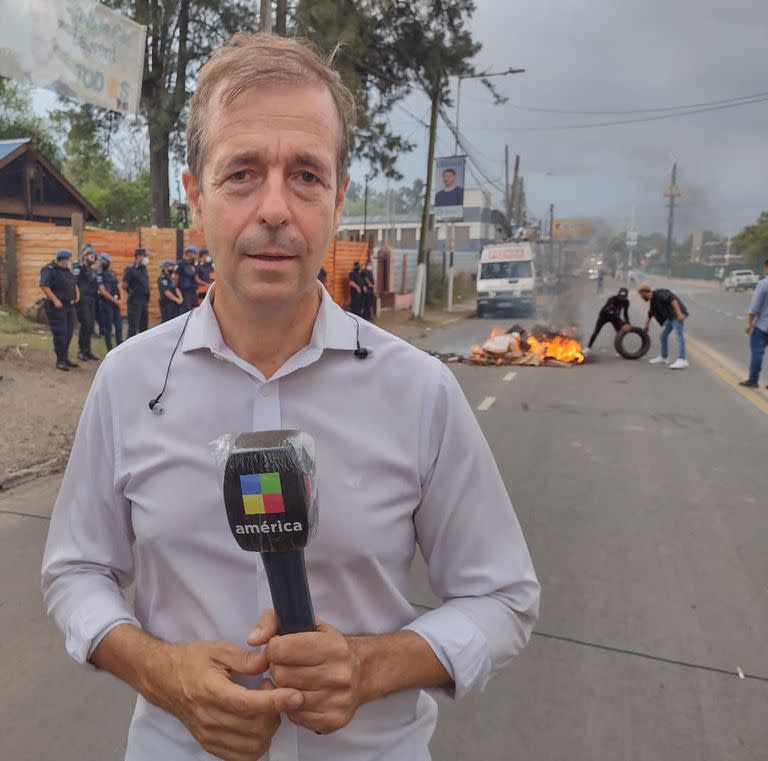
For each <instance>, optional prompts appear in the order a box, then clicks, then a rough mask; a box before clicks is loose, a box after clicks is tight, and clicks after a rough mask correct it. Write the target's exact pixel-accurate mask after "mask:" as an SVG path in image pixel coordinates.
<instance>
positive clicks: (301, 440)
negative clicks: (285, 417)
mask: <svg viewBox="0 0 768 761" xmlns="http://www.w3.org/2000/svg"><path fill="white" fill-rule="evenodd" d="M211 446H212V448H213V451H214V455H215V457H216V461H217V465H218V470H219V476H220V478H221V482H222V488H223V495H224V504H225V507H226V512H227V520H228V521H229V527H230V530H231V532H232V535H233V537H234V538H235V541H236V542H237V543H238V545H239V546H240V547H241V548H242V549H244V550H248V551H250V552H270V553H271V552H286V551H290V550H299V549H303V548H304V547H305V546H306V544H307V541H308V540H309V538H310V537H311V536H313V535H314V533H315V532H316V530H317V521H318V510H317V467H316V464H315V444H314V441H313V440H312V438H311V437H310V436H309V435H308V434H306V433H304V432H302V431H260V432H254V433H241V434H238V435H226V436H222V437H221V438H219V439H217V440H216V441H214V442H212V444H211Z"/></svg>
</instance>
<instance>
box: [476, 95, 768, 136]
mask: <svg viewBox="0 0 768 761" xmlns="http://www.w3.org/2000/svg"><path fill="white" fill-rule="evenodd" d="M766 101H768V97H761V98H754V99H753V100H745V101H742V102H740V103H731V104H727V105H722V106H712V107H709V108H700V109H693V110H690V111H679V112H676V113H671V114H660V115H657V116H646V117H642V118H639V119H620V120H617V121H610V122H590V123H587V124H564V125H561V126H559V127H472V128H471V129H475V130H477V131H478V132H562V131H570V130H579V129H592V128H595V127H614V126H617V125H621V124H640V123H642V122H656V121H661V120H662V119H677V118H679V117H681V116H694V115H696V114H706V113H710V112H712V111H726V110H728V109H731V108H739V107H741V106H749V105H752V104H754V103H765V102H766Z"/></svg>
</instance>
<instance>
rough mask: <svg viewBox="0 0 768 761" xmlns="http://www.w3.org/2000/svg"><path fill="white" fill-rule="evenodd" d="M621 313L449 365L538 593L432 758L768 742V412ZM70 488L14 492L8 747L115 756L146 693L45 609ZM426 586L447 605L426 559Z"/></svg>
mask: <svg viewBox="0 0 768 761" xmlns="http://www.w3.org/2000/svg"><path fill="white" fill-rule="evenodd" d="M680 291H681V296H682V297H683V298H685V296H684V295H683V292H682V289H680ZM723 296H724V294H723ZM728 296H729V297H730V294H729V295H728ZM596 306H599V300H598V298H597V297H596V295H595V294H594V293H593V292H592V284H587V285H583V287H582V288H574V289H572V291H571V292H570V293H569V294H568V295H566V296H564V297H563V298H561V299H558V300H556V301H554V300H548V302H547V303H546V304H544V305H543V306H542V309H541V316H540V319H541V320H543V321H549V320H552V321H554V322H557V321H560V322H562V323H563V324H566V323H568V324H570V323H572V322H574V321H580V322H581V324H583V325H586V326H587V327H591V325H589V324H588V323H590V322H591V321H592V319H594V311H595V308H596ZM633 306H634V307H635V312H636V313H637V314H639V308H638V306H639V305H638V304H634V305H633ZM696 309H697V311H696V320H698V319H699V317H698V314H699V310H698V306H697V307H696ZM691 311H692V312H693V305H691ZM715 314H717V313H715ZM702 319H703V318H702ZM718 319H719V318H718ZM511 322H516V320H515V319H514V318H503V317H498V318H494V319H490V320H468V321H466V322H463V323H460V324H457V325H454V326H451V327H449V328H446V329H444V330H441V331H435V332H434V333H433V334H432V335H431V336H430V338H429V339H427V340H425V341H424V342H423V343H424V345H425V348H430V349H435V350H445V351H459V350H462V349H466V348H467V347H468V346H469V345H471V344H472V343H476V342H478V341H479V340H480V339H481V338H483V337H484V336H485V335H486V334H487V333H488V332H489V329H490V327H491V326H493V325H494V324H501V325H505V326H506V325H508V324H511ZM732 322H733V330H734V334H735V335H736V336H739V335H743V334H740V333H739V330H740V326H739V324H738V323H737V322H736V319H735V318H733V321H732ZM702 324H703V322H702ZM716 324H720V323H718V322H717V321H716ZM691 330H692V331H693V321H692V326H691ZM611 332H612V331H611V330H610V328H606V331H605V333H604V335H603V336H601V339H600V341H599V342H598V344H597V346H596V351H595V353H594V354H593V355H592V357H590V360H589V362H588V363H586V364H585V365H584V366H582V367H578V368H573V369H557V368H517V369H514V368H513V369H512V370H510V369H508V368H480V367H469V366H463V365H451V367H452V368H453V369H454V370H455V372H456V374H457V376H458V378H459V379H460V381H461V383H462V386H463V388H464V390H465V393H466V395H467V397H468V399H469V401H470V403H471V404H472V405H473V407H474V408H477V407H478V406H483V407H486V408H487V409H486V410H485V411H478V412H477V416H478V419H479V420H480V423H481V425H482V427H483V429H484V431H485V433H486V436H487V437H488V439H489V441H490V443H491V445H492V447H493V450H494V452H495V455H496V458H497V460H498V463H499V467H500V469H501V472H502V474H503V475H504V478H505V481H506V483H507V486H508V488H509V491H510V494H511V495H512V498H513V501H514V503H515V506H516V509H517V512H518V515H519V517H520V520H521V523H522V525H523V529H524V532H525V535H526V537H527V539H528V542H529V545H530V547H531V552H532V555H533V558H534V562H535V564H536V568H537V571H538V574H539V577H540V580H541V582H542V585H543V595H542V616H541V620H540V621H539V624H538V625H537V629H536V634H535V635H534V637H533V639H532V642H531V645H530V646H529V648H528V649H527V650H526V651H525V652H524V653H523V654H522V655H521V656H520V657H519V658H518V659H517V660H516V661H515V663H514V664H513V666H512V667H511V668H510V669H509V670H508V671H506V672H505V673H503V674H501V675H500V676H498V677H497V678H496V679H495V680H494V681H493V682H492V683H491V684H490V686H489V688H488V690H487V691H486V693H485V694H483V695H480V696H475V697H472V698H470V699H468V700H465V701H463V702H462V703H460V704H456V703H451V702H450V701H445V700H442V701H441V712H442V713H441V720H440V723H439V726H438V730H437V732H436V735H435V737H434V740H433V743H432V750H433V756H434V758H435V759H436V761H437V760H445V761H454V760H455V761H459V759H461V760H462V761H463V760H465V759H466V760H470V759H471V760H474V759H483V761H517V760H518V759H536V761H561V760H562V761H593V760H595V759H599V760H600V761H603V760H605V761H614V759H622V760H623V761H646V760H647V761H659V760H663V761H666V759H670V760H672V759H673V760H674V761H724V760H725V759H728V760H729V761H730V760H731V759H732V760H734V761H765V759H766V757H768V752H767V751H766V748H768V722H766V720H765V707H766V705H768V681H760V680H758V679H754V678H750V677H753V676H763V677H766V678H768V644H767V642H768V639H767V638H766V632H767V631H768V553H767V552H766V551H765V536H766V529H768V512H766V509H765V507H766V502H767V501H768V497H766V495H768V471H767V470H766V468H765V465H764V459H765V441H766V435H767V434H768V416H767V415H765V414H763V412H762V411H760V410H759V409H757V408H756V407H755V406H754V405H753V404H752V403H750V401H749V399H748V398H747V397H745V396H744V395H742V394H739V393H738V392H737V391H736V390H735V389H734V388H733V387H732V386H731V385H729V384H728V383H727V382H726V381H725V380H724V379H723V378H722V377H720V376H719V375H718V374H716V373H713V372H712V371H711V370H710V369H709V368H708V367H705V366H704V365H702V364H701V363H699V361H698V360H697V359H696V358H693V359H692V362H691V368H690V369H689V370H687V371H684V372H679V373H676V372H673V371H670V370H668V369H666V368H659V367H652V366H650V365H648V364H647V362H645V361H639V362H628V361H625V360H622V359H619V358H618V357H617V356H615V354H613V351H612V349H611V341H612V336H611V335H610V333H611ZM723 335H724V336H725V335H726V333H725V331H724V333H723ZM512 373H514V375H512ZM483 403H484V404H483ZM57 486H58V479H57V478H56V477H51V478H48V479H41V480H39V481H37V482H34V483H31V484H26V485H24V486H20V487H18V488H17V489H15V490H13V491H11V492H9V493H7V494H4V495H0V511H3V512H0V578H2V580H3V582H2V586H1V587H0V590H1V591H0V630H2V632H3V636H2V638H1V639H0V668H1V669H2V674H3V676H4V679H3V680H2V682H1V683H0V706H2V710H1V711H0V758H3V759H9V761H43V760H46V761H47V760H48V759H52V758H55V759H56V760H57V761H75V759H77V760H78V761H83V760H85V759H99V760H100V759H119V758H121V757H122V756H121V753H122V748H123V742H124V736H125V732H126V729H127V725H128V721H129V718H130V710H131V705H132V696H131V694H130V691H129V690H128V689H126V688H125V687H123V686H122V685H120V684H118V683H117V682H116V681H115V680H113V679H112V678H111V677H108V676H104V675H100V674H95V673H92V672H88V671H86V670H85V669H80V668H77V667H75V666H73V665H72V664H71V663H70V662H69V661H68V659H67V657H66V656H65V654H64V653H63V649H62V642H61V638H60V636H59V635H58V633H57V632H56V631H55V630H54V628H53V626H52V625H51V624H50V623H49V622H48V621H46V619H45V618H44V616H43V615H42V612H41V602H40V594H39V563H40V555H41V552H42V547H43V543H44V540H45V534H46V531H47V521H46V517H47V515H48V514H49V512H50V508H51V505H52V503H53V499H54V496H55V492H56V489H57ZM412 599H413V601H414V602H415V603H417V604H420V605H425V606H430V605H433V604H436V603H437V602H438V601H436V600H434V598H433V597H432V595H431V593H430V590H429V587H428V584H427V583H426V580H425V575H424V569H423V567H422V566H421V565H420V564H419V563H417V564H416V565H415V566H414V572H413V598H412ZM604 648H611V649H604ZM643 656H650V657H643ZM663 659H667V660H669V661H675V662H679V663H670V662H666V661H665V660H663ZM683 664H687V665H683ZM739 668H740V669H742V670H743V672H744V673H745V674H746V675H747V677H748V678H746V679H740V678H739V677H738V676H737V675H736V672H737V669H739ZM708 669H722V670H724V671H725V672H727V673H719V672H718V671H713V670H708ZM404 761H407V759H404Z"/></svg>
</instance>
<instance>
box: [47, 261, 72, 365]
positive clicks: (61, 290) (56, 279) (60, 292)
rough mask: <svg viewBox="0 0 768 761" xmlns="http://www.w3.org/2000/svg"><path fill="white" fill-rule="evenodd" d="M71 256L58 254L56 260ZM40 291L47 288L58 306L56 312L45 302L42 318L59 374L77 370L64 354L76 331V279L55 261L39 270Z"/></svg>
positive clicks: (50, 304) (66, 352)
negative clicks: (46, 322) (47, 328)
mask: <svg viewBox="0 0 768 761" xmlns="http://www.w3.org/2000/svg"><path fill="white" fill-rule="evenodd" d="M71 256H72V254H71V253H70V252H68V251H60V252H59V254H58V255H57V257H56V258H57V259H69V258H70V257H71ZM40 287H41V288H50V289H51V291H52V292H53V295H54V296H55V297H56V298H57V299H58V300H59V301H60V302H61V304H62V306H61V308H60V309H57V308H56V307H55V306H54V305H53V302H52V301H51V300H50V299H47V298H46V300H45V304H44V309H45V315H46V317H47V318H48V327H50V329H51V334H52V335H53V349H54V351H55V352H56V366H57V367H59V368H60V369H62V370H66V369H68V367H76V366H77V365H76V364H75V363H74V362H70V361H69V358H68V356H67V354H68V353H69V344H70V342H71V341H72V334H73V333H74V330H75V298H76V297H77V279H76V278H75V276H74V274H73V273H72V272H70V270H69V268H64V267H60V266H59V265H58V264H57V263H56V259H54V260H53V261H52V262H50V263H49V264H46V265H45V267H43V268H42V270H40Z"/></svg>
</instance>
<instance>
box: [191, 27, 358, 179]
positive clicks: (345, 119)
mask: <svg viewBox="0 0 768 761" xmlns="http://www.w3.org/2000/svg"><path fill="white" fill-rule="evenodd" d="M335 54H336V51H334V52H333V53H332V54H331V56H329V57H328V58H327V59H323V58H321V57H320V55H318V54H317V53H316V52H315V51H314V50H313V49H312V48H311V47H310V45H309V43H307V42H300V41H298V40H293V39H287V38H285V37H280V36H278V35H276V34H268V33H263V32H258V33H252V32H238V33H237V34H235V35H234V36H233V37H232V38H231V39H230V40H229V41H228V42H226V43H225V44H224V45H223V46H222V47H220V48H219V49H218V50H216V51H214V53H213V55H212V56H211V58H210V59H209V60H208V62H207V63H206V64H205V65H204V66H203V68H202V69H200V73H199V74H198V77H197V89H196V90H195V92H194V94H193V95H192V101H191V104H190V113H189V121H188V123H187V165H188V167H189V169H190V171H191V172H192V174H193V175H194V177H196V178H197V179H198V180H201V179H202V176H203V163H204V156H205V135H206V125H207V120H206V117H207V112H208V106H209V104H210V103H211V101H212V100H213V99H214V98H215V97H216V96H217V93H218V92H219V87H220V86H222V88H221V92H220V93H219V94H218V99H219V102H221V103H224V104H229V103H232V102H233V101H234V100H236V99H237V97H238V96H240V95H241V94H242V93H243V92H245V91H246V90H248V89H249V88H251V87H254V86H256V85H260V84H313V85H325V87H327V88H328V90H329V92H330V93H331V96H332V97H333V102H334V103H335V105H336V111H337V113H338V115H339V123H340V125H341V134H340V136H339V151H338V157H337V162H336V172H337V180H338V183H339V184H341V182H342V181H343V179H344V177H345V176H346V174H347V170H348V169H349V153H350V143H351V132H352V125H353V123H354V121H355V99H354V97H353V95H352V93H351V92H350V91H349V89H347V87H346V85H344V83H343V82H342V81H341V77H340V76H339V73H338V72H337V71H335V70H334V69H333V68H332V64H333V59H334V57H335Z"/></svg>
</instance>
